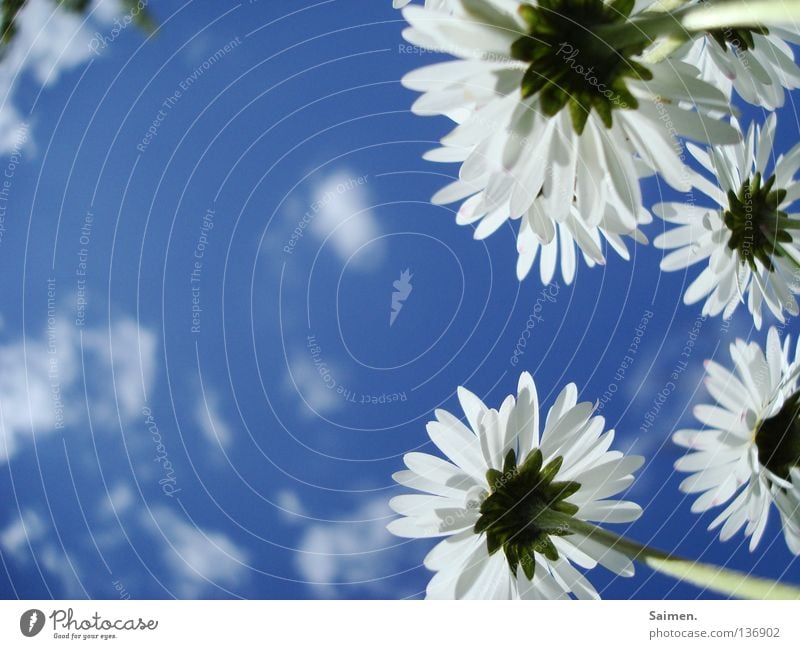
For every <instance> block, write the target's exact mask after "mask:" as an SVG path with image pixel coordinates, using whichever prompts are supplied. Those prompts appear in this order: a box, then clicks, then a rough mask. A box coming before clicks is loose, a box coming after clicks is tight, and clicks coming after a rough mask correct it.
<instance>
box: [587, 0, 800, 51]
mask: <svg viewBox="0 0 800 649" xmlns="http://www.w3.org/2000/svg"><path fill="white" fill-rule="evenodd" d="M673 4H677V3H670V4H667V5H665V6H664V7H663V8H660V10H657V11H645V12H642V13H641V14H639V15H638V16H636V17H635V18H632V19H630V20H628V21H625V22H623V23H615V24H612V25H607V26H603V27H599V28H598V29H597V32H596V33H597V36H598V37H599V38H601V39H603V40H604V41H605V42H609V43H613V44H614V47H615V48H617V49H620V48H623V47H627V46H629V45H633V44H636V43H642V42H647V43H649V44H652V43H655V42H656V41H657V40H659V39H668V40H669V41H670V42H671V43H672V44H673V47H674V46H675V44H677V43H681V42H685V41H687V40H690V39H691V38H692V37H694V36H696V35H698V34H700V33H703V32H707V31H709V30H713V29H728V28H732V27H755V26H764V27H780V26H783V27H792V26H796V24H797V22H800V0H716V1H714V0H709V1H708V2H704V3H703V4H702V5H690V6H686V5H679V6H677V7H675V8H673V9H672V10H665V9H666V8H667V7H669V6H670V5H673Z"/></svg>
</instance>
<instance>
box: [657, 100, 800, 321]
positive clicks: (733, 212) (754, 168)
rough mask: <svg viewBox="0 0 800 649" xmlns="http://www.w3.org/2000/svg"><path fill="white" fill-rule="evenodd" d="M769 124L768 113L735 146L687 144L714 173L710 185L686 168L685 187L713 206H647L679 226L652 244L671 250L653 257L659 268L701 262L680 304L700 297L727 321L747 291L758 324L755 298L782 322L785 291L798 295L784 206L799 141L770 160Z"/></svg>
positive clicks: (799, 187) (791, 230) (791, 189)
mask: <svg viewBox="0 0 800 649" xmlns="http://www.w3.org/2000/svg"><path fill="white" fill-rule="evenodd" d="M734 124H735V122H734ZM737 126H738V125H737ZM775 127H776V119H775V115H774V114H772V115H770V116H769V118H768V119H767V121H766V122H765V123H764V126H763V127H758V126H756V125H751V126H750V129H749V130H748V133H747V137H746V138H745V139H744V141H743V142H742V143H741V144H738V145H728V146H716V147H713V148H710V149H708V150H707V151H703V150H701V149H699V148H697V147H694V146H691V145H690V146H689V150H690V152H691V154H692V155H693V156H694V158H695V159H696V160H697V161H698V162H699V163H700V165H702V167H703V168H705V169H706V171H708V172H710V173H712V174H714V175H715V176H716V184H715V183H712V182H709V180H708V179H707V178H706V177H705V176H704V175H702V174H700V173H698V172H696V171H691V172H690V173H691V178H692V184H693V185H694V186H695V187H696V188H697V189H699V190H700V191H701V192H702V193H703V194H705V195H706V196H708V197H709V198H710V199H711V200H712V201H714V202H715V203H716V204H717V205H716V206H715V207H700V206H697V205H694V204H683V203H661V204H659V205H656V206H655V207H654V208H653V211H654V212H655V213H656V214H658V215H659V216H660V217H661V218H663V219H664V220H665V221H667V222H669V223H674V224H676V225H677V226H679V227H676V228H672V229H670V230H669V231H667V232H665V233H664V234H662V235H660V236H658V237H657V238H656V239H655V241H654V243H655V245H656V246H657V247H659V248H663V249H668V250H670V249H674V250H673V252H671V253H669V254H668V255H666V256H665V257H664V259H663V260H662V261H661V268H662V270H666V271H671V270H681V269H684V268H687V267H689V266H691V265H693V264H696V263H698V262H707V264H708V265H707V266H706V267H705V268H704V269H703V271H702V272H701V273H700V275H699V276H698V277H697V278H696V279H695V280H694V281H693V282H692V284H691V285H690V286H689V288H688V289H687V290H686V293H685V295H684V298H683V299H684V302H685V303H686V304H694V303H696V302H698V301H700V300H703V299H705V303H704V305H703V314H705V315H711V316H716V315H718V314H720V313H722V314H723V317H724V318H726V319H727V318H729V317H730V316H731V315H732V314H733V312H734V310H735V309H736V307H737V305H738V304H739V303H740V302H744V299H745V293H747V308H748V309H749V310H750V313H752V315H753V319H754V321H755V325H756V327H757V328H759V329H760V328H761V323H762V318H761V307H762V304H763V303H766V305H767V307H768V308H769V310H770V311H771V312H772V313H773V314H774V315H775V317H776V318H778V319H779V320H781V321H783V318H784V316H783V310H786V311H788V312H789V313H790V314H792V315H797V314H798V306H797V301H796V300H795V298H794V296H793V295H792V294H793V293H794V294H796V293H798V292H800V272H798V271H800V265H799V264H800V248H798V240H797V238H796V235H795V230H797V229H798V228H800V217H799V216H798V215H797V214H787V213H786V211H785V210H788V209H789V208H790V207H791V206H792V205H793V204H794V203H795V202H796V200H797V198H798V197H800V184H798V183H797V181H796V178H795V176H796V175H797V172H798V169H799V168H800V145H797V146H795V147H794V148H793V149H792V150H791V151H790V152H789V153H788V154H787V155H785V156H784V155H781V156H780V157H778V159H777V160H775V161H774V164H772V157H773V156H772V144H773V140H774V137H775ZM768 169H769V170H770V172H769V173H768V171H767V170H768Z"/></svg>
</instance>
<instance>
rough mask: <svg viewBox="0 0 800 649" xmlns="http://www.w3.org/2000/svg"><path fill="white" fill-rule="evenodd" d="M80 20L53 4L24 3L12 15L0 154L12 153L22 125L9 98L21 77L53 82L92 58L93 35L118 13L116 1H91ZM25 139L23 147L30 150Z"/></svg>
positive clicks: (1, 93) (2, 85)
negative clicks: (13, 26) (13, 28)
mask: <svg viewBox="0 0 800 649" xmlns="http://www.w3.org/2000/svg"><path fill="white" fill-rule="evenodd" d="M92 9H93V11H92V12H91V13H90V14H88V17H87V18H86V21H85V22H84V16H82V15H80V14H76V13H73V12H69V11H65V10H64V9H60V8H58V5H57V4H56V3H55V2H53V1H52V0H29V1H28V3H27V4H26V5H25V7H23V9H22V10H21V11H20V12H19V14H18V15H17V21H16V25H17V34H16V36H15V37H14V40H13V41H12V42H11V44H10V46H9V47H7V48H6V52H5V57H4V58H3V60H2V61H1V62H0V153H8V152H11V151H13V150H14V149H15V148H17V146H18V144H19V137H18V136H17V132H18V130H19V129H20V127H22V126H23V124H25V122H24V120H23V118H22V116H21V115H20V113H19V111H18V110H17V108H15V107H14V105H13V97H14V91H15V88H16V86H17V85H18V84H19V82H20V78H21V77H24V76H25V75H27V74H30V75H31V76H32V77H33V78H34V80H35V81H36V82H37V83H38V84H40V85H41V86H48V85H50V84H52V83H55V82H56V81H57V80H58V78H59V77H60V76H61V75H62V74H63V73H64V72H65V71H66V70H69V69H71V68H75V67H77V66H78V65H80V64H82V63H85V62H86V61H88V60H89V59H90V58H91V57H92V56H94V55H93V53H92V50H91V49H90V48H89V43H90V41H91V40H92V38H93V32H94V31H95V30H96V29H97V30H100V31H101V32H102V31H103V26H104V25H108V24H110V23H111V22H112V20H113V19H114V17H115V16H117V15H119V13H120V5H119V3H118V2H117V1H116V0H95V2H94V3H93V6H92ZM31 143H32V139H31V138H28V139H27V142H26V145H27V146H30V145H31Z"/></svg>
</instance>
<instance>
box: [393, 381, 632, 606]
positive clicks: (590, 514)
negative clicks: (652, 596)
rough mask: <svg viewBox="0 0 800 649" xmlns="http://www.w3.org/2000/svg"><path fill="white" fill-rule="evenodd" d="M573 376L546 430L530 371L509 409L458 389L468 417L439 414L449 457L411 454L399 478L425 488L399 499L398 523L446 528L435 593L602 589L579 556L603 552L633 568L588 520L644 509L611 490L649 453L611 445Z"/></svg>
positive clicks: (432, 559) (409, 533) (511, 594)
mask: <svg viewBox="0 0 800 649" xmlns="http://www.w3.org/2000/svg"><path fill="white" fill-rule="evenodd" d="M577 396H578V391H577V389H576V387H575V386H574V385H572V384H570V385H568V386H567V387H566V388H564V390H563V391H562V392H561V394H560V395H559V396H558V398H557V399H556V402H555V404H554V405H553V407H552V408H551V409H550V411H549V412H548V415H547V419H546V422H545V425H544V431H543V432H542V434H541V438H540V436H539V401H538V397H537V393H536V386H535V385H534V382H533V379H532V378H531V376H530V374H528V373H524V374H522V376H521V377H520V380H519V388H518V393H517V398H516V399H514V397H513V395H510V396H508V397H507V398H506V400H505V401H504V402H503V405H502V406H501V407H500V410H499V411H498V410H493V409H489V408H487V407H486V406H485V405H484V404H483V402H482V401H481V400H480V399H479V398H478V397H477V396H475V395H474V394H472V393H471V392H469V391H467V390H465V389H464V388H459V391H458V397H459V400H460V402H461V406H462V408H463V409H464V413H465V414H466V417H467V421H468V423H469V426H470V427H469V428H468V427H467V426H465V425H464V424H462V423H461V421H460V420H459V419H458V418H456V417H454V416H453V415H451V414H450V413H448V412H446V411H444V410H437V411H436V413H435V414H436V421H432V422H430V423H429V424H428V435H429V436H430V438H431V441H432V442H433V443H434V444H435V445H436V446H437V447H438V448H439V450H440V451H441V452H442V453H444V455H445V456H446V457H447V458H448V460H449V461H448V460H443V459H440V458H438V457H435V456H433V455H427V454H424V453H409V454H407V455H406V456H405V458H404V460H405V464H406V466H407V467H408V470H407V471H401V472H399V473H396V474H395V475H394V479H395V480H396V481H397V482H398V483H400V484H402V485H404V486H406V487H410V488H411V489H415V490H417V491H422V492H425V494H416V495H404V496H398V497H396V498H393V499H392V500H391V502H390V505H391V507H392V508H393V509H394V510H395V511H396V512H397V513H399V514H401V515H402V516H403V518H399V519H397V520H394V521H392V522H391V523H390V524H389V526H388V528H389V530H390V531H391V532H392V533H393V534H396V535H397V536H401V537H407V538H428V537H446V538H445V540H443V541H442V542H441V543H439V544H438V545H437V546H436V547H435V548H434V549H433V550H432V551H431V552H430V553H429V554H428V556H427V557H426V558H425V566H426V567H427V568H429V569H430V570H433V571H434V572H436V574H435V575H434V577H433V578H432V579H431V581H430V583H429V584H428V588H427V596H428V597H429V598H436V599H454V598H455V599H461V598H470V599H508V598H512V599H517V598H523V599H539V598H544V599H565V598H568V597H569V594H570V593H572V594H573V595H574V596H575V597H577V598H597V597H598V594H597V591H595V589H594V588H593V587H592V586H591V584H590V583H589V582H588V581H587V580H586V578H585V577H584V576H583V575H582V574H581V572H579V571H578V570H577V569H576V568H575V567H574V566H573V564H576V565H577V566H579V567H581V568H584V569H589V568H593V567H594V566H595V565H596V564H597V563H600V564H601V565H603V566H605V567H606V568H608V569H609V570H612V571H614V572H615V573H617V574H620V575H624V576H630V575H632V574H633V564H632V563H631V560H630V559H629V558H628V557H627V556H626V555H625V554H623V553H622V552H620V551H619V550H618V549H616V548H615V547H614V545H615V543H614V542H612V541H609V540H608V536H607V534H608V533H606V536H603V535H598V534H593V533H592V530H597V528H595V527H594V526H593V525H591V524H590V523H588V522H587V521H596V522H604V523H627V522H630V521H633V520H636V519H637V518H638V517H639V516H640V515H641V508H640V507H639V506H638V505H636V504H635V503H632V502H627V501H621V500H607V498H609V497H610V496H614V495H615V494H618V493H620V492H621V491H623V490H625V489H626V488H627V487H628V486H629V485H630V484H631V482H632V481H633V475H632V473H633V472H634V471H635V470H636V469H638V468H639V467H640V466H641V464H642V461H643V460H642V458H640V457H636V456H629V457H625V456H623V454H622V453H620V452H619V451H610V450H609V448H610V446H611V443H612V442H613V440H614V431H608V432H604V431H603V427H604V423H605V422H604V419H603V418H602V417H595V416H592V413H593V411H594V406H593V405H592V404H590V403H577Z"/></svg>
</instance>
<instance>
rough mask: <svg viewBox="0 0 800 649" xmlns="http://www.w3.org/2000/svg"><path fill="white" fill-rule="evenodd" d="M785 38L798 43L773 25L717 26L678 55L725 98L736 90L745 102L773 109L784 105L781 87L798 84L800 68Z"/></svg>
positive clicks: (787, 32) (799, 84)
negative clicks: (730, 27) (767, 26)
mask: <svg viewBox="0 0 800 649" xmlns="http://www.w3.org/2000/svg"><path fill="white" fill-rule="evenodd" d="M787 40H788V41H789V42H793V43H798V42H800V40H799V37H798V35H797V34H794V33H792V32H790V31H788V30H784V29H779V28H775V27H773V28H770V29H768V28H766V27H755V28H736V29H716V30H712V31H711V32H709V33H708V35H706V36H703V37H700V38H698V39H696V40H695V41H693V42H692V43H691V44H689V45H688V46H686V47H685V48H684V50H683V52H682V53H679V54H678V55H679V56H681V58H682V60H684V61H686V62H687V63H691V64H692V65H694V66H696V67H697V68H698V69H699V70H700V77H701V78H702V79H704V80H705V81H708V82H709V83H711V84H713V85H714V86H716V87H717V88H719V89H720V90H722V91H723V92H724V93H725V94H726V95H727V96H728V97H730V96H731V93H732V91H733V90H735V91H736V93H737V94H738V95H739V96H740V97H741V98H742V99H744V100H745V101H746V102H748V103H750V104H754V105H756V106H762V107H764V108H766V109H768V110H775V109H776V108H780V107H781V106H783V101H784V88H786V89H789V90H793V89H795V88H798V87H800V68H798V66H797V63H795V60H794V53H793V51H792V48H791V46H790V45H789V43H787V42H786V41H787Z"/></svg>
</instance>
